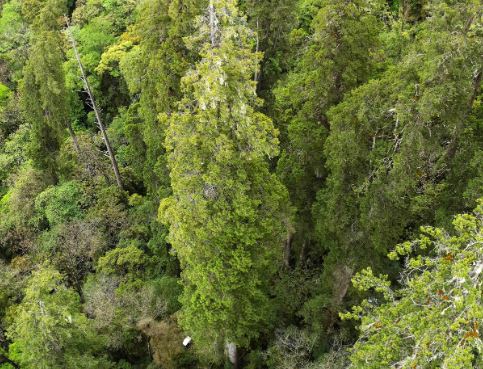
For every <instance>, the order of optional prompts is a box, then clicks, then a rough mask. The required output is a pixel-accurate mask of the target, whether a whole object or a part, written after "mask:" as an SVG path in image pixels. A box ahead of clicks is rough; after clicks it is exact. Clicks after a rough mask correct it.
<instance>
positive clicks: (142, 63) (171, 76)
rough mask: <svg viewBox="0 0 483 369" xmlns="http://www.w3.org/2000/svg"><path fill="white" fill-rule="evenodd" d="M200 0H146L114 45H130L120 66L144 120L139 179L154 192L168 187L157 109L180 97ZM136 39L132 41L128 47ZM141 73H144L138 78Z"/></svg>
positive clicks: (172, 105)
mask: <svg viewBox="0 0 483 369" xmlns="http://www.w3.org/2000/svg"><path fill="white" fill-rule="evenodd" d="M204 3H205V2H204V1H193V0H145V1H142V2H140V4H139V6H138V8H137V10H136V14H137V16H136V21H135V23H134V24H133V26H132V28H131V29H130V31H129V32H128V33H127V34H126V35H125V38H124V40H123V41H122V42H121V43H120V44H119V46H121V45H124V47H125V48H129V47H131V49H130V50H129V51H128V52H127V53H125V54H124V55H123V56H122V57H121V58H120V59H121V60H120V68H121V72H122V73H123V75H124V77H125V78H126V81H127V83H128V86H129V89H130V92H131V93H132V94H139V106H138V109H139V114H140V116H141V118H142V120H143V124H142V128H141V136H142V138H143V141H144V144H145V145H144V146H145V147H144V153H143V155H144V156H145V159H144V160H145V164H144V168H143V179H144V184H145V186H147V189H148V191H149V192H150V193H151V194H152V195H155V196H159V195H160V194H161V196H165V195H166V194H167V192H166V191H169V172H168V170H167V167H166V158H165V149H164V145H163V142H164V137H165V133H164V127H162V126H160V123H159V120H158V114H160V113H167V114H170V112H171V111H173V110H175V109H176V103H177V101H178V100H179V99H180V98H181V90H180V80H181V77H182V76H183V75H184V74H185V72H186V70H187V68H188V66H189V65H190V63H193V62H194V61H195V60H196V58H197V56H196V53H193V52H192V51H190V50H189V49H188V48H186V46H185V44H184V42H183V37H186V36H189V35H190V34H191V33H192V31H193V22H192V19H193V18H195V17H196V16H197V15H198V14H199V13H200V11H201V6H202V5H203V4H204ZM133 43H135V45H134V46H130V45H132V44H133ZM139 74H142V75H143V76H144V78H141V79H140V78H139Z"/></svg>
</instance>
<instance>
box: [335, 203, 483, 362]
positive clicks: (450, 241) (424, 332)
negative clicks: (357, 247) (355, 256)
mask: <svg viewBox="0 0 483 369" xmlns="http://www.w3.org/2000/svg"><path fill="white" fill-rule="evenodd" d="M482 212H483V206H482V202H481V201H480V205H479V206H478V207H477V209H476V210H475V212H474V214H461V215H458V216H457V217H456V218H455V219H454V220H453V227H454V231H452V232H449V231H446V230H444V229H441V228H433V227H423V228H422V231H423V233H422V235H421V236H420V238H418V239H417V240H415V241H412V242H404V243H402V244H400V245H398V246H397V247H396V249H395V250H394V251H392V252H391V253H390V254H389V257H390V258H391V259H392V260H396V259H398V258H400V257H404V258H407V261H406V268H405V270H404V272H403V275H402V278H401V282H402V286H401V288H399V289H393V288H391V287H390V284H391V283H390V282H389V281H388V280H387V276H380V277H376V276H374V275H373V272H372V270H371V269H369V268H368V269H365V270H363V271H362V272H360V273H358V274H357V275H356V276H355V277H354V278H353V283H354V285H355V286H356V287H357V288H358V289H360V290H362V291H368V290H373V291H374V293H375V295H376V296H377V297H378V298H372V299H368V300H364V301H363V303H362V304H361V305H359V306H356V307H353V309H352V312H351V313H347V314H342V317H343V318H355V319H358V320H359V319H361V320H362V321H361V326H360V330H361V336H360V338H359V340H358V342H357V343H356V344H355V346H354V348H353V349H352V355H351V361H352V366H351V368H358V369H359V368H361V369H365V368H374V369H378V368H381V367H385V368H389V367H391V368H393V367H398V368H408V369H409V368H451V369H466V368H478V367H480V366H481V365H482V364H483V350H482V346H481V339H480V335H481V332H482V329H481V327H480V324H481V319H482V318H483V308H482V301H481V290H482V280H483V278H482V274H483V273H482V272H483V263H482V258H481V257H482V255H481V251H482V249H483V237H482V236H483V234H482V229H483V227H482V226H483V218H482V215H483V214H482ZM418 254H419V255H418ZM421 254H422V255H421ZM380 296H382V297H383V298H382V301H383V302H382V303H377V302H375V301H378V300H380V299H379V297H380Z"/></svg>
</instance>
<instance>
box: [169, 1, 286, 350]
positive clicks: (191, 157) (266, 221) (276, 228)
mask: <svg viewBox="0 0 483 369" xmlns="http://www.w3.org/2000/svg"><path fill="white" fill-rule="evenodd" d="M199 22H200V24H199V29H198V31H197V33H196V34H195V35H194V36H193V37H191V38H190V39H189V44H190V46H191V47H196V46H198V47H199V48H200V49H199V50H200V51H199V53H200V56H201V60H200V61H199V62H198V63H197V64H196V67H195V68H194V69H191V70H189V71H188V73H187V74H186V76H185V77H184V78H183V79H182V90H183V92H184V97H183V99H182V100H181V102H180V103H179V111H178V112H176V113H173V114H172V115H171V117H169V116H168V115H164V117H162V119H163V121H164V122H165V123H166V124H167V125H168V128H167V137H166V146H167V150H168V164H169V168H170V170H171V185H172V188H173V196H172V197H170V198H168V199H165V200H163V201H162V202H161V205H160V217H161V219H162V220H163V221H164V222H165V223H168V224H169V225H170V235H169V239H170V241H171V243H172V245H173V247H174V249H175V251H176V253H177V255H178V257H179V259H180V262H181V267H182V269H183V271H182V280H183V284H184V293H183V296H182V303H183V308H182V315H181V323H182V325H183V326H184V327H185V328H186V329H187V331H188V332H189V334H190V335H192V336H193V337H194V339H195V342H196V344H198V345H200V346H201V347H206V346H210V345H213V343H214V342H215V343H216V342H221V343H225V342H230V343H233V344H235V345H240V346H247V345H248V343H249V342H250V340H251V339H253V338H256V337H257V336H258V335H259V334H260V332H261V330H262V328H263V326H265V325H266V323H267V321H268V319H269V311H270V300H269V296H268V286H269V284H270V280H271V277H272V275H273V272H274V271H275V270H276V268H277V266H278V260H279V256H280V251H281V244H282V238H283V236H284V234H285V229H284V222H288V221H289V219H288V216H289V213H288V206H287V195H286V190H285V189H284V187H283V186H282V184H281V183H280V182H279V181H278V180H277V179H276V177H275V176H274V175H272V174H270V173H269V171H268V164H267V162H266V158H267V157H273V156H275V155H276V154H277V144H278V140H277V131H276V129H275V128H274V127H273V125H272V122H271V120H270V119H269V118H268V117H266V116H265V115H263V114H261V113H259V112H257V111H256V108H257V106H258V105H259V103H260V102H259V100H258V99H257V96H256V93H255V88H256V82H254V81H253V76H254V73H255V71H256V70H257V68H258V62H259V60H260V54H258V53H255V52H253V51H252V48H253V46H254V44H253V41H254V37H253V32H251V31H250V30H249V29H248V28H247V25H246V20H245V18H244V17H243V16H242V15H241V14H240V12H239V10H238V9H237V6H236V2H235V1H232V0H216V1H211V2H210V4H209V6H208V8H207V10H206V13H205V15H204V16H203V17H202V18H201V19H200V20H199ZM286 226H287V225H285V227H286Z"/></svg>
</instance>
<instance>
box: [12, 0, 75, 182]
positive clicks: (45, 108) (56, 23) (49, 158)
mask: <svg viewBox="0 0 483 369" xmlns="http://www.w3.org/2000/svg"><path fill="white" fill-rule="evenodd" d="M23 12H24V16H25V18H26V20H27V21H28V22H29V23H30V28H31V32H30V34H31V40H30V43H31V46H30V53H29V59H28V61H27V65H26V66H25V68H24V77H23V81H22V83H21V86H20V96H21V101H20V102H21V106H22V110H23V113H24V116H25V119H26V121H27V122H28V123H29V124H30V125H31V144H30V147H29V156H30V158H31V159H32V161H33V163H34V164H35V165H36V166H37V167H39V168H41V169H43V170H45V171H46V173H48V174H49V175H50V176H51V178H52V180H53V181H57V179H58V176H59V173H58V172H59V169H58V165H59V163H58V158H57V156H58V152H59V149H60V146H61V144H62V138H63V132H64V130H65V128H67V127H68V126H69V127H70V121H69V107H68V102H67V96H68V95H67V92H66V88H65V81H64V71H63V67H62V64H63V50H62V46H63V38H62V34H61V32H60V30H61V27H62V23H61V22H62V16H63V15H64V14H65V13H66V12H67V2H66V1H64V0H47V1H40V0H32V1H27V2H25V3H24V4H23Z"/></svg>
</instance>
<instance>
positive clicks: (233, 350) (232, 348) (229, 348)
mask: <svg viewBox="0 0 483 369" xmlns="http://www.w3.org/2000/svg"><path fill="white" fill-rule="evenodd" d="M226 354H227V356H228V360H230V363H231V364H232V365H233V368H234V369H238V349H237V347H236V343H233V342H227V343H226Z"/></svg>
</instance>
